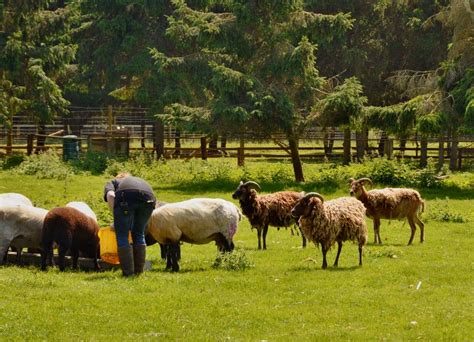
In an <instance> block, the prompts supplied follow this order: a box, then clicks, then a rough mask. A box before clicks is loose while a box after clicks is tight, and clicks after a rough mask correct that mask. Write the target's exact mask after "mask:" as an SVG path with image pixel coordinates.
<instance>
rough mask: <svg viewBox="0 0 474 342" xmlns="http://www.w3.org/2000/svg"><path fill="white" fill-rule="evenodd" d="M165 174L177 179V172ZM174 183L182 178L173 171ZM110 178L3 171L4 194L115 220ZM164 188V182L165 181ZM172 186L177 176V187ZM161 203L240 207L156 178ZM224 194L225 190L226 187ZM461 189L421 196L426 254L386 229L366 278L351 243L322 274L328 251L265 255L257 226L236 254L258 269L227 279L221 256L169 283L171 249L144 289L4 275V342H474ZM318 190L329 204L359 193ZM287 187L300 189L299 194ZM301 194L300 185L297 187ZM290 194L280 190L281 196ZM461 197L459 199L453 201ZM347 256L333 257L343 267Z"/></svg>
mask: <svg viewBox="0 0 474 342" xmlns="http://www.w3.org/2000/svg"><path fill="white" fill-rule="evenodd" d="M163 172H164V171H163ZM167 172H168V171H167ZM107 179H108V178H107V177H106V176H91V175H71V176H69V177H68V178H67V179H66V180H55V179H38V178H37V177H35V176H27V175H18V174H17V173H16V172H14V171H9V172H6V171H2V172H0V192H10V191H15V192H21V193H23V194H25V195H27V196H28V197H30V198H31V199H32V200H33V201H34V202H35V203H36V205H38V206H41V207H45V208H48V209H49V208H52V207H54V206H58V205H64V204H65V203H66V202H68V201H70V200H85V201H87V202H88V203H89V204H90V205H91V206H92V208H93V209H94V210H95V211H96V212H97V213H98V214H99V218H100V221H101V222H100V223H101V225H105V224H106V223H108V220H110V216H109V214H108V213H107V209H106V206H105V203H103V202H101V195H102V187H103V185H104V183H105V182H106V181H107ZM157 179H159V180H160V181H158V180H157ZM170 179H171V177H170ZM148 180H149V181H150V183H152V185H153V187H154V189H155V191H156V194H157V196H158V198H159V199H160V200H164V201H170V202H171V201H178V200H183V199H188V198H191V197H220V198H224V199H227V200H231V201H232V199H231V197H230V195H231V193H232V191H233V190H234V188H235V187H236V186H237V183H235V184H232V182H233V180H234V179H233V178H231V180H230V181H228V182H225V181H223V182H222V185H221V186H219V183H212V182H211V183H206V184H208V185H212V186H209V187H206V186H203V187H199V186H194V187H191V186H190V183H187V182H185V181H183V182H178V181H176V182H175V181H173V183H166V182H163V181H162V180H163V177H158V175H156V177H151V176H150V177H148ZM217 182H218V181H217ZM450 182H451V183H450V184H451V185H450V186H445V187H440V188H434V189H419V190H420V192H421V194H422V196H423V197H424V198H425V199H426V201H427V206H426V212H425V214H424V216H423V220H424V221H425V223H426V228H425V242H424V243H423V244H420V243H419V231H417V234H416V236H415V241H414V244H413V245H412V246H406V243H407V242H408V238H409V234H410V233H409V231H410V229H409V226H408V224H407V223H403V222H399V221H393V222H390V223H388V222H387V221H382V227H381V236H382V239H383V245H381V246H376V245H373V244H372V243H371V242H372V241H373V230H372V221H370V220H369V219H368V220H367V222H368V227H369V241H370V243H369V244H368V245H367V246H366V249H365V254H364V265H363V266H362V267H358V266H357V265H358V252H357V247H356V245H354V244H351V243H346V244H344V247H343V250H342V254H341V258H340V261H339V267H338V268H333V267H329V268H328V270H325V271H323V270H321V262H322V258H321V251H320V250H319V249H317V248H315V247H314V246H313V245H309V246H308V247H307V248H306V249H302V248H301V237H300V236H292V235H291V233H290V230H285V229H280V230H277V229H275V228H271V229H270V230H269V233H268V237H267V246H268V250H266V251H259V250H257V248H256V247H257V238H256V232H255V231H251V230H250V226H249V223H248V221H247V219H245V218H244V219H243V221H242V222H241V224H240V226H239V230H238V232H237V235H236V237H235V244H236V248H237V249H238V250H239V253H244V254H245V256H246V258H247V259H248V260H249V261H250V262H251V264H252V265H253V266H252V267H250V268H248V269H245V270H239V271H227V270H224V269H221V268H213V267H212V264H213V262H214V259H215V257H216V248H215V246H214V245H211V244H209V245H204V246H193V245H186V244H185V245H183V246H182V260H181V271H180V272H179V273H176V274H175V273H169V272H165V271H164V263H163V262H162V261H161V260H160V259H159V247H158V246H156V245H155V246H152V247H149V248H148V258H149V259H150V260H151V261H152V263H153V268H152V270H151V271H149V272H146V273H145V274H144V275H143V276H141V277H139V278H135V279H124V278H122V277H121V275H120V272H114V271H107V272H102V273H93V272H84V271H78V272H73V271H67V272H65V273H60V272H59V271H58V270H57V269H50V270H49V271H48V272H46V273H43V272H41V271H39V269H38V268H35V267H18V266H13V265H7V266H3V267H0V293H1V294H2V295H1V296H0V308H1V311H0V336H1V337H0V339H2V340H3V339H5V340H14V339H15V340H18V339H21V340H132V339H154V338H158V339H164V340H228V339H230V340H269V341H272V340H280V341H281V340H284V341H287V340H312V341H314V340H318V341H319V340H396V341H400V340H415V339H422V340H449V341H451V340H466V341H472V340H473V338H474V309H473V307H474V272H473V266H474V257H473V253H472V251H471V248H472V246H473V245H474V234H473V228H474V223H473V222H474V210H473V209H474V192H473V189H472V188H471V187H470V186H456V184H468V185H469V184H471V185H472V184H473V183H472V174H470V173H464V174H459V175H454V176H452V177H451V180H450ZM310 186H314V185H302V186H298V190H306V191H309V190H317V191H320V192H321V193H322V194H323V195H325V196H326V197H327V198H334V197H339V196H343V195H346V194H347V189H345V188H344V185H343V184H342V185H341V186H340V187H339V188H334V187H330V188H324V189H312V188H308V187H310ZM285 187H286V186H285ZM290 187H291V186H290ZM276 190H279V189H278V185H276V186H275V188H273V189H272V191H276ZM447 198H449V199H447ZM334 257H335V251H334V250H332V251H331V252H330V254H329V259H328V262H329V263H330V264H332V262H333V260H334Z"/></svg>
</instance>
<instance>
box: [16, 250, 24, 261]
mask: <svg viewBox="0 0 474 342" xmlns="http://www.w3.org/2000/svg"><path fill="white" fill-rule="evenodd" d="M22 250H23V248H21V247H19V248H17V249H16V263H17V265H21V252H22Z"/></svg>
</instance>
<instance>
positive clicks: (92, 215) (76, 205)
mask: <svg viewBox="0 0 474 342" xmlns="http://www.w3.org/2000/svg"><path fill="white" fill-rule="evenodd" d="M66 207H71V208H76V209H77V210H79V211H80V212H82V213H83V214H85V215H87V216H89V217H90V218H91V219H93V220H94V221H95V222H97V216H96V214H95V213H94V211H93V210H92V209H91V208H90V207H89V206H88V205H87V203H85V202H69V203H68V204H66Z"/></svg>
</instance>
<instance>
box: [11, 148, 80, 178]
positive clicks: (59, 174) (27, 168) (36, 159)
mask: <svg viewBox="0 0 474 342" xmlns="http://www.w3.org/2000/svg"><path fill="white" fill-rule="evenodd" d="M17 171H18V173H20V174H25V175H35V176H36V177H38V178H49V179H66V178H67V176H68V175H69V174H72V173H73V170H72V168H71V166H69V165H68V164H66V163H64V162H63V161H62V159H61V156H60V155H58V154H57V153H56V151H54V150H48V151H46V152H44V153H40V154H32V155H31V156H27V157H25V160H24V161H23V162H22V163H21V164H20V165H19V166H18V168H17Z"/></svg>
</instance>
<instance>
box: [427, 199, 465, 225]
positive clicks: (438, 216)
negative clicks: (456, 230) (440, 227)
mask: <svg viewBox="0 0 474 342" xmlns="http://www.w3.org/2000/svg"><path fill="white" fill-rule="evenodd" d="M451 207H452V206H451V205H449V198H446V199H444V200H436V201H433V202H432V203H431V205H430V210H429V214H428V217H429V218H430V219H432V220H435V221H439V222H455V223H465V222H467V221H468V220H467V219H466V218H465V217H464V216H463V215H462V214H461V213H458V212H455V211H452V210H451V209H449V208H451Z"/></svg>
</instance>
